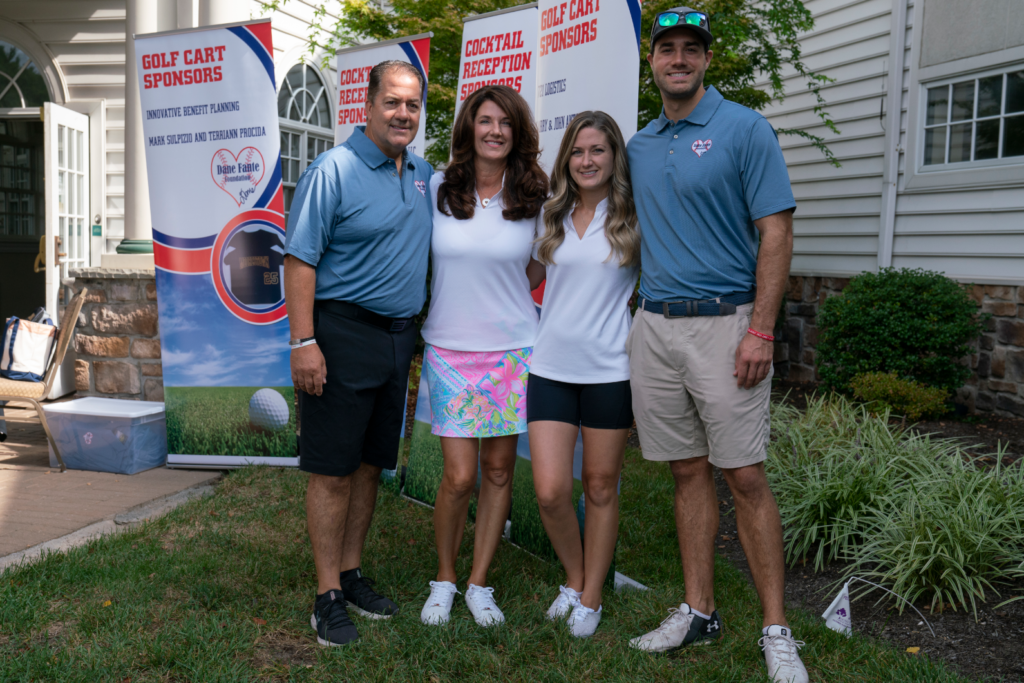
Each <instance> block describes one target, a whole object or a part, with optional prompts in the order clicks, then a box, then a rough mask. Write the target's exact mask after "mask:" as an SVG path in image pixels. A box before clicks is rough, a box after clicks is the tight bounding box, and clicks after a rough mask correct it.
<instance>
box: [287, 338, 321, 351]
mask: <svg viewBox="0 0 1024 683" xmlns="http://www.w3.org/2000/svg"><path fill="white" fill-rule="evenodd" d="M313 344H316V339H313V338H312V337H311V338H309V339H300V340H299V341H296V342H288V346H290V347H292V349H301V348H302V347H303V346H312V345H313Z"/></svg>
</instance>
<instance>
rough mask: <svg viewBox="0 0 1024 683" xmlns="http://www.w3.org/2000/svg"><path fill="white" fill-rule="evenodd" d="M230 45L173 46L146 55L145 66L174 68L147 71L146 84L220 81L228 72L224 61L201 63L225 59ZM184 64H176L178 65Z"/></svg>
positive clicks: (144, 57)
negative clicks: (164, 50) (167, 50)
mask: <svg viewBox="0 0 1024 683" xmlns="http://www.w3.org/2000/svg"><path fill="white" fill-rule="evenodd" d="M226 51H227V46H226V45H217V46H214V47H200V48H196V49H194V50H192V49H189V50H173V51H171V52H157V53H154V54H148V55H142V70H143V71H149V70H150V69H170V70H169V71H160V72H157V73H148V74H143V76H142V87H143V88H144V89H146V90H149V89H150V88H160V87H165V88H166V87H173V86H176V85H198V84H200V83H216V82H218V81H221V80H223V78H224V73H223V71H222V70H221V67H220V65H217V66H200V65H204V64H213V63H215V62H223V61H224V53H225V52H226ZM179 66H180V67H183V68H176V67H179Z"/></svg>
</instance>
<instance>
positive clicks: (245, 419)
mask: <svg viewBox="0 0 1024 683" xmlns="http://www.w3.org/2000/svg"><path fill="white" fill-rule="evenodd" d="M260 388H261V387H165V388H164V400H165V402H166V411H167V452H168V453H173V454H180V455H249V456H264V457H273V458H294V457H295V456H296V455H297V450H296V438H295V406H294V400H295V393H294V389H293V388H292V387H270V388H272V389H273V390H274V391H277V392H279V393H280V394H281V395H282V396H284V399H285V402H286V403H287V404H288V425H287V426H285V427H284V428H283V429H280V430H279V431H276V432H270V431H267V430H262V429H257V428H254V427H253V426H252V425H251V424H249V399H250V398H252V395H253V394H255V393H256V392H257V391H258V390H259V389H260Z"/></svg>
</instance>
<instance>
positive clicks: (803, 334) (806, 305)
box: [775, 275, 850, 383]
mask: <svg viewBox="0 0 1024 683" xmlns="http://www.w3.org/2000/svg"><path fill="white" fill-rule="evenodd" d="M849 282H850V279H849V278H839V277H803V276H799V275H791V276H790V278H789V287H788V288H787V289H786V301H785V304H786V315H785V316H779V326H778V327H777V328H776V330H775V376H776V377H782V378H783V379H787V380H789V381H790V382H800V383H812V382H817V381H818V372H817V369H816V368H815V347H816V346H817V345H818V324H817V317H818V307H819V306H821V305H822V304H823V303H825V299H827V298H828V297H830V296H835V295H836V294H839V293H840V292H842V291H843V288H844V287H846V285H847V284H849Z"/></svg>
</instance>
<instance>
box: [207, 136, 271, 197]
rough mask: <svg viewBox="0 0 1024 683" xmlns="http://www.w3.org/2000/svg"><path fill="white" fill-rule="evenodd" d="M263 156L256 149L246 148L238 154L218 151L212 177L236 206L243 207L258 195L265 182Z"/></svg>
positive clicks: (211, 163) (212, 164)
mask: <svg viewBox="0 0 1024 683" xmlns="http://www.w3.org/2000/svg"><path fill="white" fill-rule="evenodd" d="M264 170H265V165H264V163H263V155H262V154H260V151H259V150H258V149H256V148H255V147H246V148H245V149H243V150H241V151H240V152H239V153H238V154H232V153H231V151H230V150H227V149H218V150H217V151H216V152H214V153H213V160H212V161H211V162H210V175H211V176H212V177H213V182H214V183H216V184H217V187H219V188H220V189H222V190H224V191H225V192H227V193H228V194H229V195H230V196H231V198H232V199H233V200H235V204H237V205H238V206H239V207H243V206H245V205H246V203H247V202H248V201H249V198H250V197H253V196H254V195H255V194H256V187H257V186H258V185H259V184H260V181H261V180H263V174H264Z"/></svg>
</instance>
